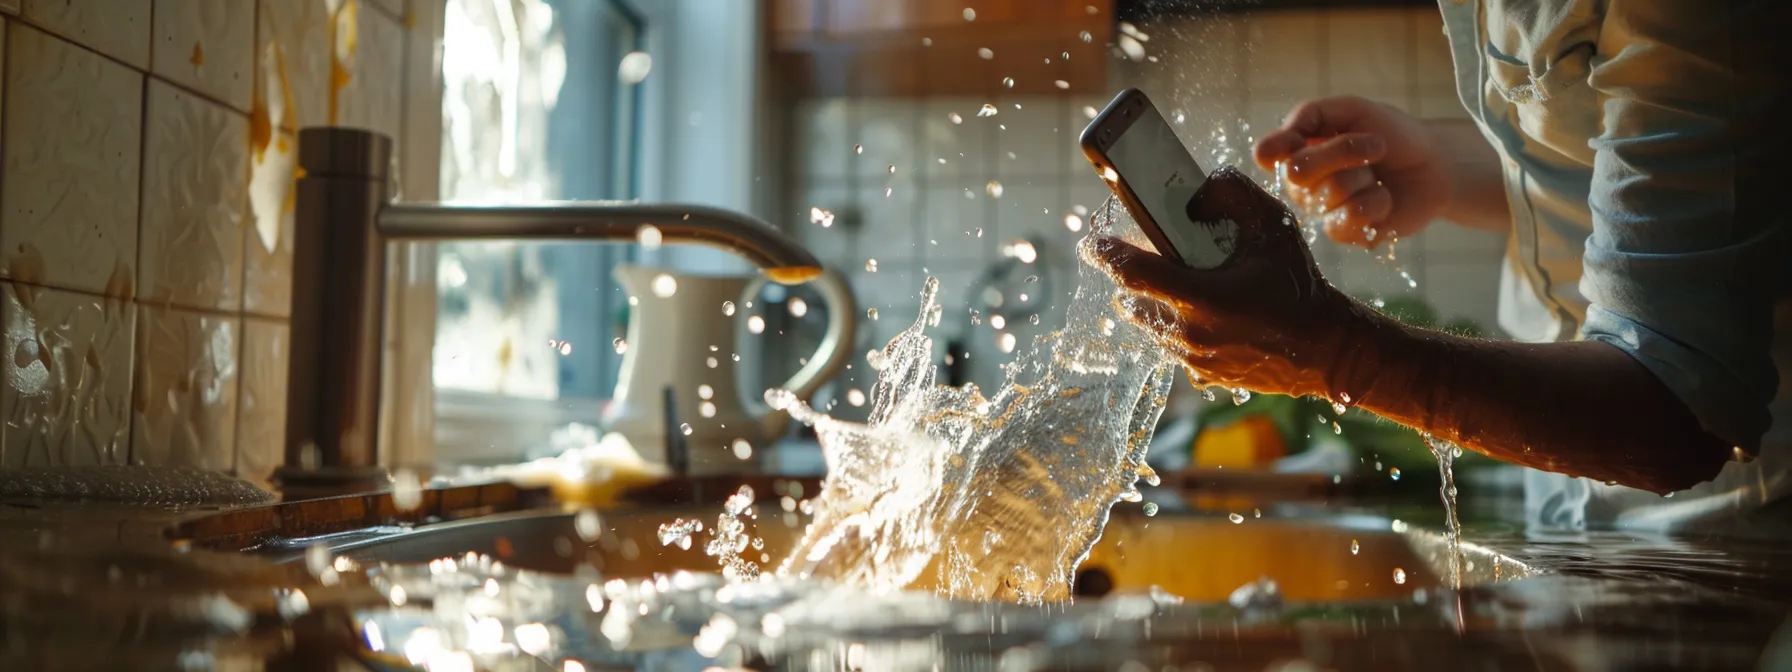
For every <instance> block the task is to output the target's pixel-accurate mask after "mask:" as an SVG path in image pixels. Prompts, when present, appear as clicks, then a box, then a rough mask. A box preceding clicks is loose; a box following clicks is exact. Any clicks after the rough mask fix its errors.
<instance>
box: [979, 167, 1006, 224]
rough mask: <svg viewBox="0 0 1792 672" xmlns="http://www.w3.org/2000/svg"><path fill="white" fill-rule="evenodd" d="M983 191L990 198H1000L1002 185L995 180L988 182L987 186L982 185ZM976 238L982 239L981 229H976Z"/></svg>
mask: <svg viewBox="0 0 1792 672" xmlns="http://www.w3.org/2000/svg"><path fill="white" fill-rule="evenodd" d="M983 191H985V192H987V193H988V194H989V197H990V198H1001V197H1002V183H1001V182H997V181H995V180H990V181H989V183H988V184H985V185H983ZM977 237H978V238H982V237H983V229H977Z"/></svg>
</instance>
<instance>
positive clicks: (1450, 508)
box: [1421, 433, 1462, 589]
mask: <svg viewBox="0 0 1792 672" xmlns="http://www.w3.org/2000/svg"><path fill="white" fill-rule="evenodd" d="M1421 436H1423V437H1424V438H1425V447H1427V448H1430V449H1431V454H1432V456H1434V457H1436V458H1437V473H1438V475H1439V476H1442V477H1443V485H1441V486H1438V493H1437V494H1438V498H1439V499H1442V500H1443V502H1444V523H1445V525H1447V526H1448V528H1449V529H1448V530H1447V531H1446V532H1445V533H1444V538H1445V539H1447V540H1448V541H1449V544H1450V547H1449V551H1450V587H1451V588H1458V589H1459V588H1461V587H1462V521H1461V520H1460V519H1459V518H1457V516H1456V469H1455V465H1456V456H1458V455H1460V454H1461V453H1462V451H1461V450H1460V449H1458V448H1457V447H1456V446H1455V444H1452V443H1450V442H1448V441H1444V440H1441V439H1438V438H1435V437H1433V436H1431V434H1429V433H1426V434H1422V435H1421Z"/></svg>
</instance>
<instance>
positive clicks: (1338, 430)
mask: <svg viewBox="0 0 1792 672" xmlns="http://www.w3.org/2000/svg"><path fill="white" fill-rule="evenodd" d="M1332 433H1333V434H1340V435H1341V434H1343V433H1344V427H1343V426H1341V425H1339V424H1338V421H1336V420H1333V421H1332Z"/></svg>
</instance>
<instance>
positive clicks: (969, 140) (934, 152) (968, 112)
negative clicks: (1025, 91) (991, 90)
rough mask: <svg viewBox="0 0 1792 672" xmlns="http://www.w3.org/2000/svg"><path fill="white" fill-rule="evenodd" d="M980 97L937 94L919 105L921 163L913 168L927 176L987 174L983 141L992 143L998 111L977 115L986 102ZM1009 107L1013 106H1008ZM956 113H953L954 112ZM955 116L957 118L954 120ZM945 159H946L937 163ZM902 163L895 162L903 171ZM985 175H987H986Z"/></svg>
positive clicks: (930, 177) (985, 146)
mask: <svg viewBox="0 0 1792 672" xmlns="http://www.w3.org/2000/svg"><path fill="white" fill-rule="evenodd" d="M993 102H994V101H990V100H984V99H981V98H938V99H933V100H929V101H927V102H926V103H924V104H923V105H922V106H921V125H920V129H921V130H920V132H921V142H920V145H921V154H920V156H919V157H918V158H917V161H918V162H919V163H920V164H921V165H920V166H918V167H916V168H915V170H917V171H918V172H919V174H920V175H922V176H923V177H924V178H926V179H930V180H931V179H933V178H958V177H965V178H974V177H977V176H979V175H988V171H986V170H985V167H986V166H987V165H988V159H987V158H986V155H987V153H988V151H989V150H988V148H987V144H986V143H993V142H995V139H994V137H993V135H994V134H995V133H996V124H997V123H999V122H998V121H996V120H998V119H1001V118H1002V115H1001V111H1000V110H998V111H997V114H996V115H995V116H993V117H979V116H977V113H978V112H979V111H980V110H982V109H983V105H984V104H985V103H993ZM1008 109H1013V107H1012V106H1010V107H1009V108H1008ZM954 115H956V116H954ZM954 119H956V120H957V121H953V120H954ZM940 159H945V160H946V162H945V163H940ZM903 168H905V166H897V167H896V169H897V171H899V172H900V171H902V170H903ZM984 179H988V178H987V177H986V178H984Z"/></svg>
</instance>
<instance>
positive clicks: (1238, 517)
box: [1226, 513, 1244, 525]
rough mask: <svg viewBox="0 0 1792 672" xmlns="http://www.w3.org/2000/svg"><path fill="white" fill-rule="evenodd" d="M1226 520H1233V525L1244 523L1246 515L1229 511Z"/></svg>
mask: <svg viewBox="0 0 1792 672" xmlns="http://www.w3.org/2000/svg"><path fill="white" fill-rule="evenodd" d="M1226 520H1230V521H1232V524H1233V525H1241V524H1243V523H1244V516H1241V515H1238V514H1236V513H1229V514H1226Z"/></svg>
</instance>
